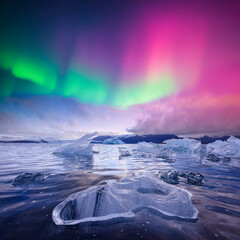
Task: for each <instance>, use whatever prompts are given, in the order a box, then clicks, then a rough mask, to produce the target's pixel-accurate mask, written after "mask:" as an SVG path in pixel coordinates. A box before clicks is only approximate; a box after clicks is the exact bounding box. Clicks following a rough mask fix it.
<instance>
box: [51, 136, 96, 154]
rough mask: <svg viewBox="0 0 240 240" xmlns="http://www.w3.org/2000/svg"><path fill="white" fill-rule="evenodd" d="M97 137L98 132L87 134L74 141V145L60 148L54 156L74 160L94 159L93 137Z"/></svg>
mask: <svg viewBox="0 0 240 240" xmlns="http://www.w3.org/2000/svg"><path fill="white" fill-rule="evenodd" d="M96 135H97V133H96V132H94V133H90V134H86V135H84V136H83V137H81V138H80V139H78V140H76V141H74V143H71V144H68V145H67V146H63V147H60V148H58V149H56V151H54V152H53V153H54V154H58V155H62V156H64V157H74V158H79V157H82V158H87V159H92V156H93V146H92V144H90V142H91V140H92V138H93V137H95V136H96Z"/></svg>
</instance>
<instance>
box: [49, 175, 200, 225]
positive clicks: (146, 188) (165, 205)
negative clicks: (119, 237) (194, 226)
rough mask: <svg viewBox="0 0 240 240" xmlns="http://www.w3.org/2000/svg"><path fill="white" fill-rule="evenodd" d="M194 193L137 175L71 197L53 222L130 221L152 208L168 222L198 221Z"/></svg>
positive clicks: (55, 210)
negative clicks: (192, 199) (143, 210)
mask: <svg viewBox="0 0 240 240" xmlns="http://www.w3.org/2000/svg"><path fill="white" fill-rule="evenodd" d="M191 196H192V195H191V193H189V192H188V191H186V190H184V189H181V188H178V187H175V186H172V185H169V184H167V183H165V182H163V181H161V180H160V179H159V178H157V177H156V176H152V175H147V174H142V175H141V174H137V175H133V176H130V177H125V178H123V179H121V180H120V181H117V180H108V181H106V185H99V186H94V187H91V188H88V189H86V190H84V191H81V192H78V193H75V194H72V195H70V196H69V197H68V198H67V199H66V200H64V201H63V202H61V203H60V204H58V205H57V206H56V207H55V208H54V210H53V212H52V219H53V221H54V222H55V224H57V225H74V224H83V223H95V224H100V223H104V222H119V221H127V220H131V219H133V218H134V216H135V213H137V212H139V211H140V210H142V209H148V210H149V211H150V212H151V213H152V214H155V215H159V216H162V217H165V218H168V219H182V220H187V221H194V220H196V218H197V216H198V210H197V208H196V207H195V206H194V205H193V204H192V203H191Z"/></svg>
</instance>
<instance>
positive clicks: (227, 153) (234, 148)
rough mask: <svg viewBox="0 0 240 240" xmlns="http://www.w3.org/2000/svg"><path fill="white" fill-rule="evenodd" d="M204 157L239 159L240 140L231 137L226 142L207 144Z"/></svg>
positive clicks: (219, 141) (218, 141)
mask: <svg viewBox="0 0 240 240" xmlns="http://www.w3.org/2000/svg"><path fill="white" fill-rule="evenodd" d="M206 155H207V156H213V155H215V156H216V157H218V158H224V157H240V139H239V138H236V137H234V136H231V137H229V138H228V139H227V141H221V140H217V141H215V142H213V143H209V144H207V148H206Z"/></svg>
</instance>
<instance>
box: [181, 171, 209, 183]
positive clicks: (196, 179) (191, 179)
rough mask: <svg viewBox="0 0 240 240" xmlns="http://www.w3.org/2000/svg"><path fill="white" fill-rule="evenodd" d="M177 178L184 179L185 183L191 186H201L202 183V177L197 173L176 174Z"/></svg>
mask: <svg viewBox="0 0 240 240" xmlns="http://www.w3.org/2000/svg"><path fill="white" fill-rule="evenodd" d="M178 176H179V177H184V178H186V179H187V183H188V184H192V185H202V184H203V181H204V176H203V175H201V174H199V173H193V172H185V173H178Z"/></svg>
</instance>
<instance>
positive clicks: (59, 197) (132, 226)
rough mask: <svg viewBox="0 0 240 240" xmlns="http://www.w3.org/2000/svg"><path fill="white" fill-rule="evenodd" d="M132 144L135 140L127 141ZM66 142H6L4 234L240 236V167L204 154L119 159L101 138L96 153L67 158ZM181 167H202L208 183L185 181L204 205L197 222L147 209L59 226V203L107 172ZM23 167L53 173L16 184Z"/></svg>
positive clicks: (1, 196) (0, 173)
mask: <svg viewBox="0 0 240 240" xmlns="http://www.w3.org/2000/svg"><path fill="white" fill-rule="evenodd" d="M124 146H125V147H127V148H128V149H130V150H132V149H134V148H136V145H134V144H133V145H124ZM58 147H59V144H0V189H1V190H0V239H54V238H55V239H174V240H176V239H240V170H239V169H233V168H230V167H227V166H219V167H218V166H214V167H206V166H203V165H202V161H201V157H200V156H199V155H187V154H181V155H178V156H177V158H176V159H172V160H164V159H160V158H155V159H153V158H145V159H144V158H134V157H124V158H121V159H119V153H118V147H119V146H111V145H100V144H98V145H94V149H95V150H97V151H99V154H94V158H93V160H90V161H89V160H83V159H78V160H77V159H66V158H61V157H58V156H55V155H53V154H51V153H52V152H53V151H54V150H55V149H56V148H58ZM166 170H179V171H193V172H199V173H201V174H202V175H204V177H205V182H204V185H203V186H193V185H188V184H186V183H185V181H184V180H182V181H181V182H180V184H179V185H178V187H181V188H184V189H186V190H188V191H189V192H191V193H192V194H193V197H192V202H193V204H194V205H195V206H196V207H197V208H198V210H199V216H198V220H197V222H186V221H179V220H166V219H163V218H161V217H158V216H154V215H152V214H150V213H149V212H147V211H146V210H143V211H141V212H139V213H138V214H137V215H136V218H135V220H134V221H131V222H125V223H115V224H111V225H110V224H108V225H101V226H89V225H88V226H79V225H76V226H56V225H55V224H54V223H53V221H52V218H51V214H52V210H53V208H54V207H55V206H56V205H57V204H58V203H60V202H61V201H63V200H64V199H65V198H67V197H68V196H69V195H70V194H71V193H74V192H77V191H80V190H83V189H86V188H88V187H90V186H94V185H97V184H98V183H99V182H101V181H102V180H104V179H114V178H120V177H123V176H125V175H127V174H129V173H133V172H139V171H141V172H149V173H151V174H158V172H159V171H166ZM24 172H41V173H47V174H50V176H49V177H48V179H47V180H45V181H43V182H41V183H39V184H32V185H29V186H25V187H14V186H12V185H11V182H12V180H13V179H14V178H15V177H16V176H17V175H19V174H21V173H24Z"/></svg>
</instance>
